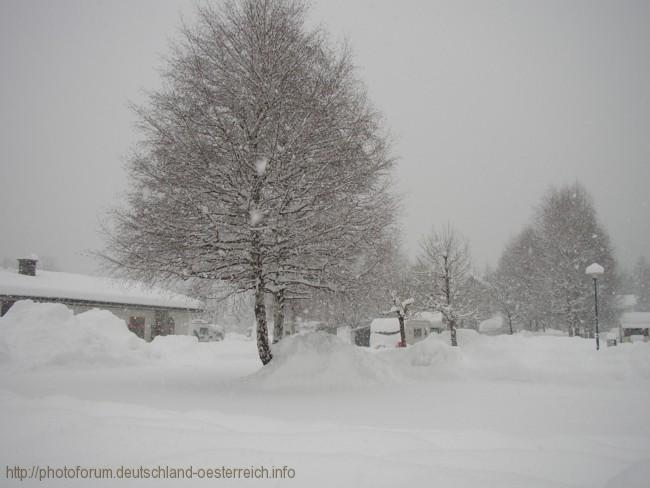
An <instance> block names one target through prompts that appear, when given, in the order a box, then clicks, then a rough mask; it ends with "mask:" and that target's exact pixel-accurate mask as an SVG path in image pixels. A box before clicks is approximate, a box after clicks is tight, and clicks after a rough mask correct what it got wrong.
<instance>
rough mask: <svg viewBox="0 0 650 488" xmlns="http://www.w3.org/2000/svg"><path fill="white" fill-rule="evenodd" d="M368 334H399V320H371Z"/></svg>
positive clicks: (393, 318) (392, 318) (391, 318)
mask: <svg viewBox="0 0 650 488" xmlns="http://www.w3.org/2000/svg"><path fill="white" fill-rule="evenodd" d="M370 332H371V333H372V332H384V333H386V332H388V333H392V332H399V320H397V317H390V318H389V317H385V318H380V319H373V321H372V322H371V323H370Z"/></svg>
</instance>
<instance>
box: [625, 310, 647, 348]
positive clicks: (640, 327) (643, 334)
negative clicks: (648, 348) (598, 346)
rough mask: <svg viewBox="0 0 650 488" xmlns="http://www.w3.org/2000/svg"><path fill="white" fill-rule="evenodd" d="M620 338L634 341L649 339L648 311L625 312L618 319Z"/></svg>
mask: <svg viewBox="0 0 650 488" xmlns="http://www.w3.org/2000/svg"><path fill="white" fill-rule="evenodd" d="M620 331H621V333H620V335H621V337H620V340H621V341H622V342H636V341H644V342H648V341H649V340H650V312H627V313H624V314H623V315H621V319H620Z"/></svg>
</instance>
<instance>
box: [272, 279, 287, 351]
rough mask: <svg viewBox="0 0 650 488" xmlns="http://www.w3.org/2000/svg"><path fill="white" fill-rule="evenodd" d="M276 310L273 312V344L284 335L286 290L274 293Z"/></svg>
mask: <svg viewBox="0 0 650 488" xmlns="http://www.w3.org/2000/svg"><path fill="white" fill-rule="evenodd" d="M273 297H274V298H275V310H274V312H273V344H275V343H276V342H279V341H280V340H281V339H282V338H283V337H284V304H285V300H284V290H283V289H280V290H278V291H276V292H275V293H274V294H273Z"/></svg>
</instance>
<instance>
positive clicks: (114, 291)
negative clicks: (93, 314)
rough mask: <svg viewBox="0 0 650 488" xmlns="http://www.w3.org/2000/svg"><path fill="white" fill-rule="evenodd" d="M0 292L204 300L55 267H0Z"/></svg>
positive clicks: (160, 302) (173, 304)
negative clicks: (26, 271) (32, 270)
mask: <svg viewBox="0 0 650 488" xmlns="http://www.w3.org/2000/svg"><path fill="white" fill-rule="evenodd" d="M0 295H12V296H22V297H34V298H53V299H54V298H56V299H66V300H83V301H91V302H104V303H114V304H119V305H143V306H149V307H167V308H182V309H201V308H203V304H202V303H201V302H200V301H199V300H194V299H192V298H189V297H187V296H185V295H180V294H178V293H173V292H170V291H167V290H163V289H161V288H155V287H147V286H145V285H144V284H142V283H137V282H133V281H130V282H129V281H121V280H115V279H112V278H103V277H97V276H88V275H81V274H74V273H61V272H58V271H42V270H37V271H36V276H27V275H22V274H19V273H17V272H16V271H12V270H6V269H0Z"/></svg>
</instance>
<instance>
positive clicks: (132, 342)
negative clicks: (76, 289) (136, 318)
mask: <svg viewBox="0 0 650 488" xmlns="http://www.w3.org/2000/svg"><path fill="white" fill-rule="evenodd" d="M146 355H147V344H146V343H145V341H143V340H142V339H140V338H139V337H137V336H136V335H135V334H133V333H132V332H130V331H129V330H128V329H127V327H126V325H125V324H124V321H122V320H120V319H118V318H117V317H116V316H115V315H113V314H112V313H110V312H108V311H105V310H90V311H88V312H84V313H80V314H78V315H74V314H73V312H72V310H70V309H69V308H68V307H66V306H65V305H62V304H58V303H34V302H32V301H31V300H25V301H19V302H16V303H15V304H14V305H13V306H12V307H11V309H10V310H9V311H8V312H7V313H6V314H5V316H4V317H2V318H0V363H1V364H3V365H5V366H7V367H9V368H11V369H19V370H25V369H34V368H40V367H49V366H69V365H73V366H113V365H115V366H118V365H128V364H137V363H140V362H141V361H142V360H144V359H145V357H146Z"/></svg>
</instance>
